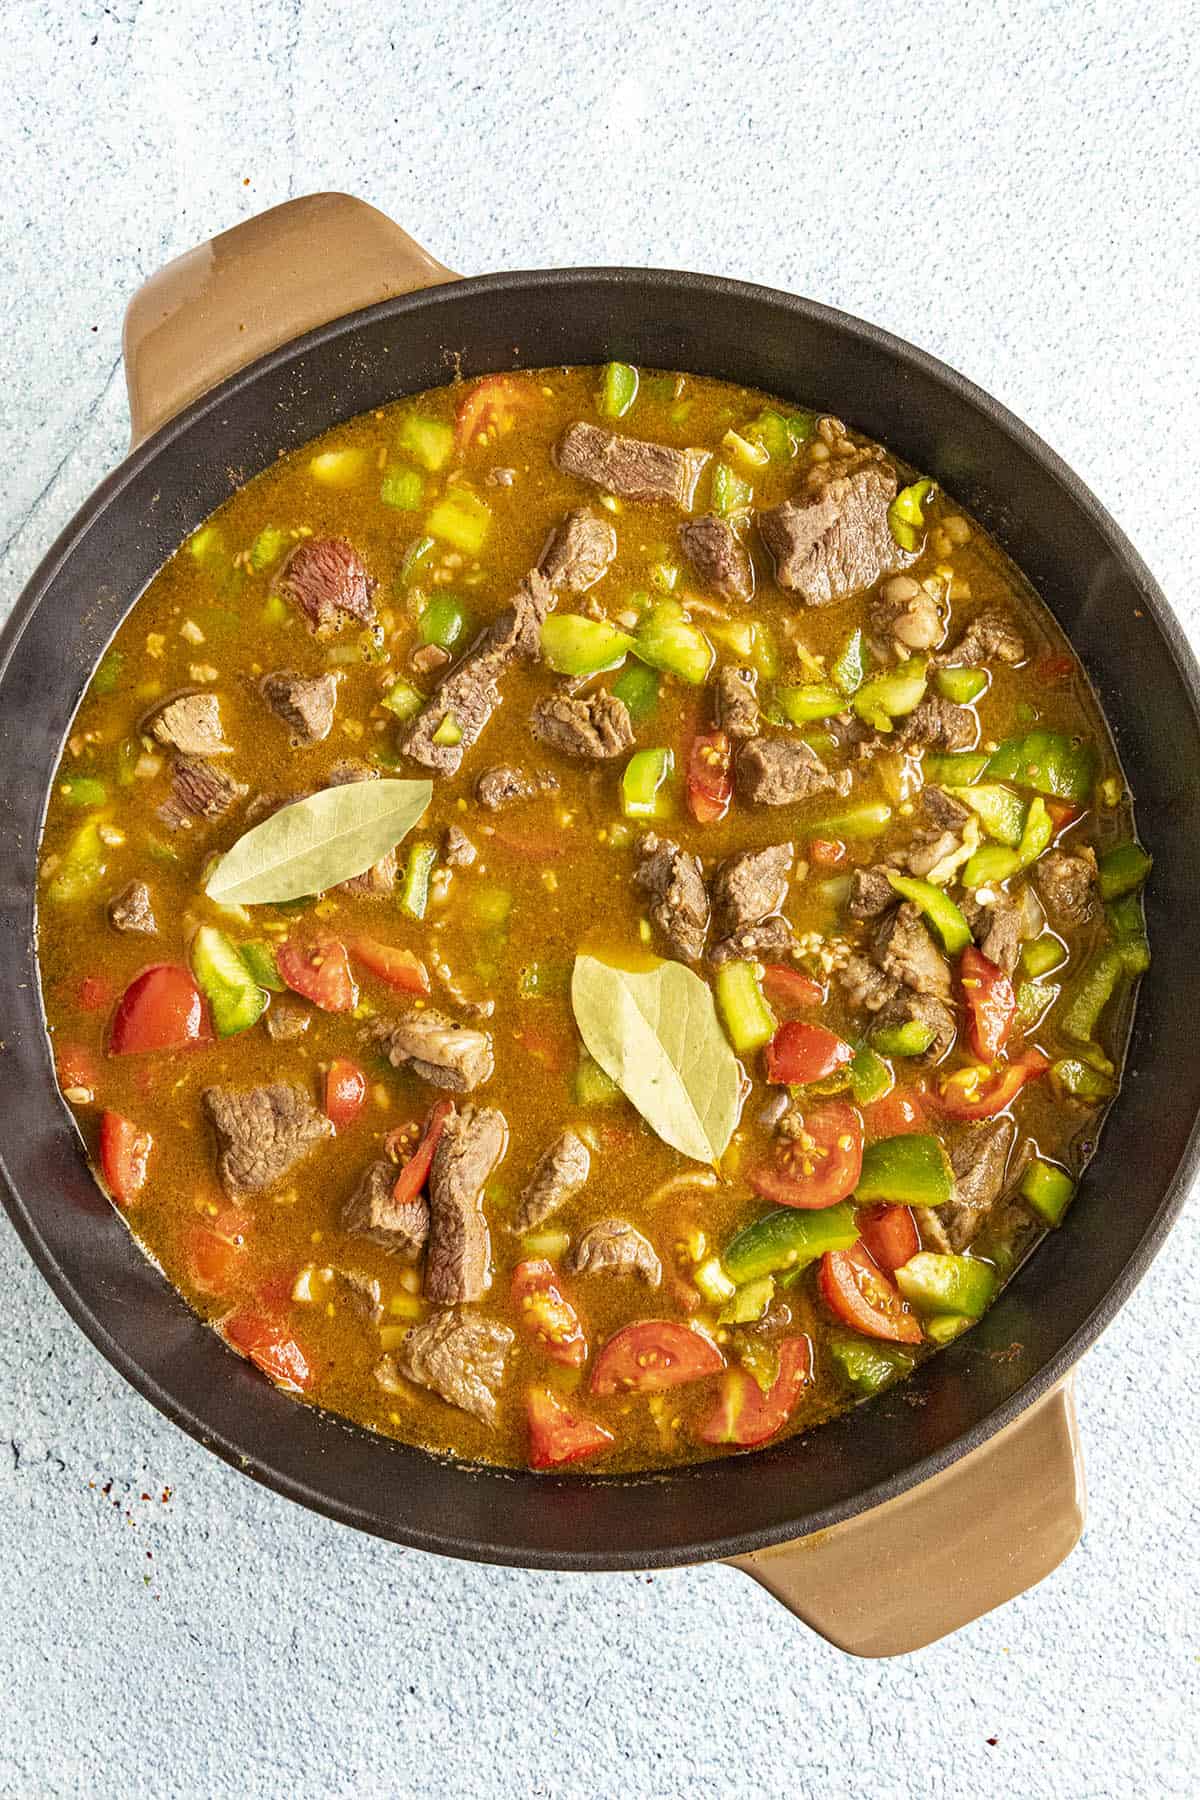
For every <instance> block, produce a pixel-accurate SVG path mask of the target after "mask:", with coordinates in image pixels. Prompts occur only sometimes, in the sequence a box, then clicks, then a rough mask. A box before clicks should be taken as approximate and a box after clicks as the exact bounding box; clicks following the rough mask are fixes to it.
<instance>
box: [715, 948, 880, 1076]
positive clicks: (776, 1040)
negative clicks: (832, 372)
mask: <svg viewBox="0 0 1200 1800" xmlns="http://www.w3.org/2000/svg"><path fill="white" fill-rule="evenodd" d="M731 966H733V967H737V968H752V967H753V965H752V964H749V963H738V964H734V965H730V964H726V965H725V967H726V968H728V967H731ZM735 1048H736V1046H735ZM853 1061H854V1050H853V1047H852V1046H851V1045H850V1044H848V1043H847V1042H846V1040H845V1038H840V1037H838V1035H837V1033H836V1032H833V1031H828V1030H827V1029H826V1028H825V1026H824V1025H812V1024H810V1023H809V1021H808V1020H807V1019H786V1020H785V1021H784V1023H783V1024H782V1025H780V1026H779V1028H778V1029H777V1031H776V1032H775V1035H774V1036H773V1037H772V1039H771V1041H770V1043H769V1044H768V1045H767V1053H766V1057H765V1062H766V1072H767V1080H768V1081H770V1082H772V1083H774V1084H776V1085H778V1086H782V1087H804V1086H806V1085H807V1083H808V1082H810V1081H824V1080H825V1078H826V1077H827V1076H829V1075H832V1074H833V1073H834V1072H835V1071H836V1070H838V1069H844V1068H846V1067H848V1065H849V1064H850V1063H852V1062H853Z"/></svg>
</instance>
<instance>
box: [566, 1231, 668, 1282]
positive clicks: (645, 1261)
mask: <svg viewBox="0 0 1200 1800" xmlns="http://www.w3.org/2000/svg"><path fill="white" fill-rule="evenodd" d="M571 1267H572V1269H573V1270H574V1271H575V1273H576V1274H577V1275H633V1276H636V1277H637V1279H638V1280H639V1281H644V1282H645V1284H646V1286H647V1287H650V1288H656V1287H658V1286H659V1284H660V1283H661V1281H662V1264H661V1262H660V1261H659V1259H658V1255H657V1253H656V1251H655V1248H654V1245H653V1244H652V1243H651V1242H650V1240H649V1238H646V1237H643V1236H642V1234H641V1232H640V1231H638V1230H636V1229H635V1228H634V1226H632V1225H630V1224H629V1223H628V1221H627V1220H625V1219H600V1220H599V1221H598V1222H597V1223H596V1224H595V1225H592V1226H589V1228H588V1229H587V1231H585V1232H584V1234H583V1236H582V1237H581V1238H580V1240H579V1242H578V1243H577V1244H576V1246H575V1249H574V1251H573V1252H572V1255H571Z"/></svg>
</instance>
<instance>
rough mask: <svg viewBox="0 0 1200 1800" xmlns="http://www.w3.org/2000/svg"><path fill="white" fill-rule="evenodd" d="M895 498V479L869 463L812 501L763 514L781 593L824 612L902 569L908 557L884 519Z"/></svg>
mask: <svg viewBox="0 0 1200 1800" xmlns="http://www.w3.org/2000/svg"><path fill="white" fill-rule="evenodd" d="M895 497H896V477H895V475H894V474H893V473H892V471H891V470H890V469H889V468H888V467H887V466H886V465H885V464H883V463H878V462H870V463H866V464H864V465H863V467H861V468H858V469H854V470H853V471H852V472H851V473H850V474H849V475H838V476H835V477H834V479H833V480H832V481H830V482H828V483H827V484H826V485H825V486H824V487H823V488H821V489H820V490H819V491H818V492H816V493H815V494H811V495H797V496H796V497H795V498H793V499H791V500H785V501H784V502H783V504H782V506H775V507H772V508H771V510H770V511H769V512H763V513H760V514H759V515H758V526H759V530H760V531H761V532H762V535H763V541H764V543H765V544H766V546H767V549H768V550H769V551H770V552H771V554H772V556H773V557H774V558H775V579H776V581H777V582H778V584H779V586H780V587H781V588H786V589H787V590H788V591H789V592H790V593H797V594H799V595H800V598H801V599H802V600H803V602H804V604H805V605H806V606H827V605H828V604H829V603H830V601H832V600H841V599H843V598H844V597H845V596H846V595H847V594H857V593H859V592H860V591H861V590H862V589H863V588H868V587H870V586H871V585H872V583H874V582H876V581H878V579H879V577H880V576H881V575H886V574H888V573H889V571H891V570H893V569H899V568H901V567H903V565H904V563H905V561H906V560H907V558H906V557H905V555H904V553H903V552H902V551H901V550H900V548H899V546H898V545H897V543H896V540H895V538H894V537H893V536H892V532H891V527H890V526H889V524H888V517H887V514H888V507H889V506H890V504H891V502H892V501H893V500H894V499H895Z"/></svg>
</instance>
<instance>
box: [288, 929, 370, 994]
mask: <svg viewBox="0 0 1200 1800" xmlns="http://www.w3.org/2000/svg"><path fill="white" fill-rule="evenodd" d="M275 960H276V962H277V963H278V965H279V973H280V974H281V975H282V977H283V979H284V980H285V981H286V982H287V984H288V986H289V987H290V988H291V990H292V992H293V993H294V994H302V995H303V996H304V998H305V999H306V1000H311V1001H312V1003H313V1005H314V1006H319V1007H320V1009H321V1011H322V1012H331V1013H343V1012H353V1010H354V1008H355V1006H356V1005H357V1004H358V989H357V987H356V986H355V984H354V977H353V975H352V974H351V973H350V959H349V957H348V956H347V954H346V946H345V944H342V943H339V942H338V940H337V939H336V938H318V939H317V940H316V941H315V942H314V943H311V944H306V945H304V946H300V945H298V944H293V943H292V942H291V941H290V940H289V941H288V942H287V943H284V944H280V946H279V949H278V951H277V952H276V958H275Z"/></svg>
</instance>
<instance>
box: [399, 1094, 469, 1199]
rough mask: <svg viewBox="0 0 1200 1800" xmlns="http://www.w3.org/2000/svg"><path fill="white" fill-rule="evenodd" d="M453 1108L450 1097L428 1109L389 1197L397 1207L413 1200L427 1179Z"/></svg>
mask: <svg viewBox="0 0 1200 1800" xmlns="http://www.w3.org/2000/svg"><path fill="white" fill-rule="evenodd" d="M453 1111H454V1102H453V1101H452V1100H439V1101H438V1103H437V1105H436V1106H435V1107H433V1108H432V1110H431V1111H430V1114H429V1117H428V1118H427V1119H426V1121H425V1123H424V1125H423V1126H422V1127H421V1136H420V1138H419V1139H418V1141H417V1147H416V1149H415V1150H414V1151H413V1153H412V1155H411V1156H410V1157H409V1159H408V1161H407V1162H406V1163H405V1164H404V1167H403V1168H402V1169H401V1170H400V1172H399V1174H398V1175H397V1176H396V1181H395V1185H394V1187H393V1188H392V1198H393V1199H394V1200H395V1202H396V1205H397V1206H407V1205H408V1204H409V1202H410V1201H412V1200H415V1199H416V1198H417V1196H418V1194H420V1192H421V1190H422V1189H423V1188H424V1186H425V1183H426V1182H427V1181H428V1180H429V1171H430V1169H431V1168H432V1167H433V1159H434V1156H435V1154H436V1152H437V1147H438V1145H439V1144H440V1143H441V1141H442V1132H443V1131H444V1130H445V1128H446V1120H447V1119H448V1118H449V1117H450V1114H451V1113H452V1112H453Z"/></svg>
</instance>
